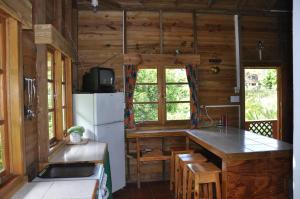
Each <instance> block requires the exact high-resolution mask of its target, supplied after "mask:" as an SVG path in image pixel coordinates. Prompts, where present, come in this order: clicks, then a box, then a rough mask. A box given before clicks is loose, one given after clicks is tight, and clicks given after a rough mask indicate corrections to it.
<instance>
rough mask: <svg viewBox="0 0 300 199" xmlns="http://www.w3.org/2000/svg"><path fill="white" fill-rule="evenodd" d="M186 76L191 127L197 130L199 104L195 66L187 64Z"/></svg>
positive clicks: (199, 114)
mask: <svg viewBox="0 0 300 199" xmlns="http://www.w3.org/2000/svg"><path fill="white" fill-rule="evenodd" d="M185 69H186V75H187V79H188V82H189V87H190V92H191V97H192V99H191V126H192V128H197V126H198V124H199V122H200V116H201V111H200V102H199V99H198V90H197V86H196V85H197V78H196V71H197V70H196V69H197V67H196V65H192V64H187V65H186V66H185Z"/></svg>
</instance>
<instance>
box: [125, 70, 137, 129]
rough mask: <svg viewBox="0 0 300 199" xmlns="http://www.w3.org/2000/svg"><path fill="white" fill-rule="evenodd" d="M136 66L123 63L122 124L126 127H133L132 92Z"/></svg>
mask: <svg viewBox="0 0 300 199" xmlns="http://www.w3.org/2000/svg"><path fill="white" fill-rule="evenodd" d="M137 71H138V67H137V66H135V65H124V72H125V115H124V125H125V128H126V129H132V128H134V127H135V122H134V112H133V94H134V88H135V83H136V77H137Z"/></svg>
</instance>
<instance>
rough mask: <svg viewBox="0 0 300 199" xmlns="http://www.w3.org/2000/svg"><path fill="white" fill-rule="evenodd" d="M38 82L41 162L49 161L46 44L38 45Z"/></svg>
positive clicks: (38, 123) (38, 127) (38, 125)
mask: <svg viewBox="0 0 300 199" xmlns="http://www.w3.org/2000/svg"><path fill="white" fill-rule="evenodd" d="M36 48H37V54H36V83H37V85H38V86H37V90H36V91H37V92H36V95H37V130H38V145H39V162H40V163H44V162H47V161H48V153H49V134H48V92H47V91H48V90H47V89H45V88H48V84H47V47H46V45H44V44H38V45H36Z"/></svg>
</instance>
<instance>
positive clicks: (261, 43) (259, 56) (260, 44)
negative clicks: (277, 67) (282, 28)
mask: <svg viewBox="0 0 300 199" xmlns="http://www.w3.org/2000/svg"><path fill="white" fill-rule="evenodd" d="M263 49H264V43H263V41H258V42H257V50H258V58H259V61H261V60H262V50H263Z"/></svg>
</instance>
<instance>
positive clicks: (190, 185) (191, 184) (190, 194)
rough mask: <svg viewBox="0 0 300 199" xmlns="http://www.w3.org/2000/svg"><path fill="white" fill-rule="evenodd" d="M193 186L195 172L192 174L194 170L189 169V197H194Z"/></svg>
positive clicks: (189, 198) (188, 198)
mask: <svg viewBox="0 0 300 199" xmlns="http://www.w3.org/2000/svg"><path fill="white" fill-rule="evenodd" d="M192 187H193V174H192V172H190V171H188V192H187V199H191V197H192Z"/></svg>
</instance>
